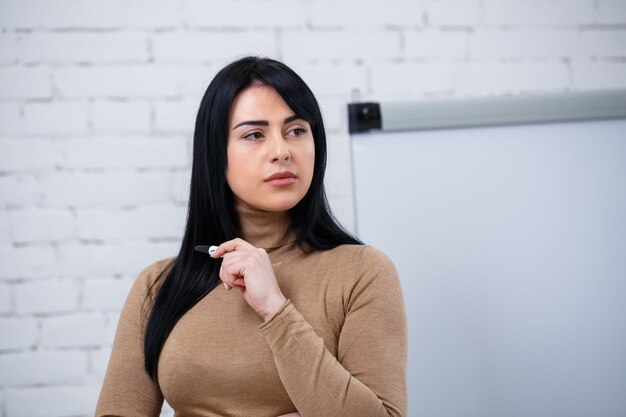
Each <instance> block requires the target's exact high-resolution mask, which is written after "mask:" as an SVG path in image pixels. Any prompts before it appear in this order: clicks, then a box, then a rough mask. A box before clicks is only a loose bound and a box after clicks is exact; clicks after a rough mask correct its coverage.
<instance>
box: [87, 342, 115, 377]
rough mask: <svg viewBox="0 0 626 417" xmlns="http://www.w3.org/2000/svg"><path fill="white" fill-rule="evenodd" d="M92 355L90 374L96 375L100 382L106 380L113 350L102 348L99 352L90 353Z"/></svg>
mask: <svg viewBox="0 0 626 417" xmlns="http://www.w3.org/2000/svg"><path fill="white" fill-rule="evenodd" d="M89 355H90V365H91V366H90V369H89V370H90V373H91V374H93V375H94V377H96V378H97V379H98V380H99V381H101V380H103V379H104V375H105V374H106V370H107V366H108V364H109V358H110V357H111V349H110V348H106V347H101V348H100V349H97V350H92V351H90V352H89Z"/></svg>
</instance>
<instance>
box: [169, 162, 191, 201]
mask: <svg viewBox="0 0 626 417" xmlns="http://www.w3.org/2000/svg"><path fill="white" fill-rule="evenodd" d="M190 184H191V170H190V169H187V170H184V171H179V172H176V173H173V174H172V185H171V188H170V195H171V196H172V200H174V202H175V203H179V204H183V205H187V203H188V202H189V186H190Z"/></svg>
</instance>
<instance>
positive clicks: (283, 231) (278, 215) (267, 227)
mask: <svg viewBox="0 0 626 417" xmlns="http://www.w3.org/2000/svg"><path fill="white" fill-rule="evenodd" d="M235 210H236V211H237V215H238V216H239V230H240V232H241V236H240V237H241V238H242V239H243V240H245V241H246V242H248V243H250V244H251V245H254V246H256V247H257V248H263V249H265V250H266V251H267V253H268V254H269V255H270V258H271V259H272V262H278V261H281V260H284V257H285V256H287V255H288V253H289V252H291V251H292V250H293V249H294V248H296V247H297V245H296V243H295V241H296V235H295V233H294V232H293V230H292V229H291V227H290V218H289V212H287V211H284V212H272V211H263V210H258V209H255V208H253V207H250V206H248V205H247V204H242V203H241V202H236V203H235Z"/></svg>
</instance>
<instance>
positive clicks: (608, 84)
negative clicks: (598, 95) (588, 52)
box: [572, 60, 626, 90]
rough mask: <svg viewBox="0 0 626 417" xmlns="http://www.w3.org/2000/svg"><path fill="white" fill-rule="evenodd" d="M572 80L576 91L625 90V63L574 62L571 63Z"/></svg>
mask: <svg viewBox="0 0 626 417" xmlns="http://www.w3.org/2000/svg"><path fill="white" fill-rule="evenodd" d="M572 78H573V84H574V87H575V88H576V89H582V90H602V89H619V88H626V63H624V62H591V61H588V60H576V61H573V62H572Z"/></svg>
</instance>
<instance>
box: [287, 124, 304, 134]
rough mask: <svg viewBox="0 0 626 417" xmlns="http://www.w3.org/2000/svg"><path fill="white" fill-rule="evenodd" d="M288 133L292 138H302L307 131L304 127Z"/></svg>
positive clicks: (297, 127) (295, 128)
mask: <svg viewBox="0 0 626 417" xmlns="http://www.w3.org/2000/svg"><path fill="white" fill-rule="evenodd" d="M287 133H289V134H290V135H292V136H302V135H304V134H305V133H306V129H305V128H304V127H302V126H296V127H294V128H293V129H291V130H290V131H289V132H287Z"/></svg>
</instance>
